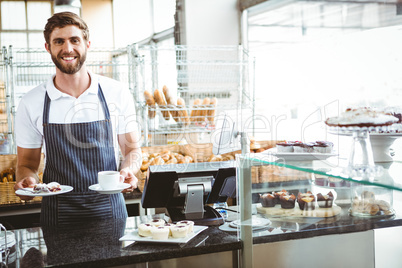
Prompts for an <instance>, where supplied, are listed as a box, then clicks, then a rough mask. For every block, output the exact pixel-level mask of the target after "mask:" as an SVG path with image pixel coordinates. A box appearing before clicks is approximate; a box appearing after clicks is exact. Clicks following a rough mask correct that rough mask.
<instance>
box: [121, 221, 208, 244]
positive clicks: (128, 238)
mask: <svg viewBox="0 0 402 268" xmlns="http://www.w3.org/2000/svg"><path fill="white" fill-rule="evenodd" d="M205 229H208V226H201V225H194V226H193V232H192V233H190V234H188V235H187V236H186V237H182V238H173V237H169V238H168V239H165V240H155V239H152V237H143V236H140V235H139V234H138V230H135V231H133V232H131V233H129V234H126V235H124V236H123V237H121V238H120V239H119V240H120V241H138V242H150V243H175V244H184V243H187V242H188V241H190V240H191V239H193V238H194V237H196V236H197V235H198V234H199V233H201V232H202V231H204V230H205Z"/></svg>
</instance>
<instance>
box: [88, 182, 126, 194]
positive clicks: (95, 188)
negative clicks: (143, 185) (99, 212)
mask: <svg viewBox="0 0 402 268" xmlns="http://www.w3.org/2000/svg"><path fill="white" fill-rule="evenodd" d="M129 187H131V184H129V183H121V184H119V185H118V186H117V188H116V189H112V190H103V189H102V188H101V187H100V185H99V184H93V185H91V186H89V187H88V188H89V190H92V191H97V192H98V193H100V194H118V193H120V192H121V191H123V190H124V189H126V188H129Z"/></svg>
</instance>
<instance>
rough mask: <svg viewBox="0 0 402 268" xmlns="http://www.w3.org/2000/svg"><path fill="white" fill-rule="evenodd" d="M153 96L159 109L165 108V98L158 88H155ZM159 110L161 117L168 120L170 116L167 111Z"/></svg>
mask: <svg viewBox="0 0 402 268" xmlns="http://www.w3.org/2000/svg"><path fill="white" fill-rule="evenodd" d="M154 98H155V101H156V103H157V104H158V106H159V107H160V108H161V109H166V108H167V105H166V101H165V98H164V96H163V94H162V92H160V90H159V89H155V91H154ZM161 112H162V115H163V118H165V120H169V118H170V114H169V111H167V110H164V111H161Z"/></svg>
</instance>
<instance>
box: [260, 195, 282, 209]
mask: <svg viewBox="0 0 402 268" xmlns="http://www.w3.org/2000/svg"><path fill="white" fill-rule="evenodd" d="M260 199H261V205H262V206H263V207H274V206H275V205H276V204H277V203H278V199H277V198H276V197H275V195H274V194H270V193H266V194H263V195H260Z"/></svg>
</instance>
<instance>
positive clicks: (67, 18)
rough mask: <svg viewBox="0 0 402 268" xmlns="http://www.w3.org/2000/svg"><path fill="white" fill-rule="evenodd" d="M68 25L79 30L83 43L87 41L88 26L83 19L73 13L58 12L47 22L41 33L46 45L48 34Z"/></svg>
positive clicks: (48, 38)
mask: <svg viewBox="0 0 402 268" xmlns="http://www.w3.org/2000/svg"><path fill="white" fill-rule="evenodd" d="M68 25H75V26H77V27H78V28H80V29H81V30H82V35H83V37H84V39H85V41H88V40H89V29H88V25H87V24H86V23H85V21H84V20H83V19H81V18H80V17H79V16H78V15H77V14H75V13H73V12H60V13H56V14H54V15H53V16H52V17H50V18H49V19H48V20H47V23H46V26H45V30H44V31H43V35H44V36H45V40H46V43H48V44H50V34H51V33H52V32H53V30H54V29H55V28H63V27H65V26H68Z"/></svg>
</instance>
